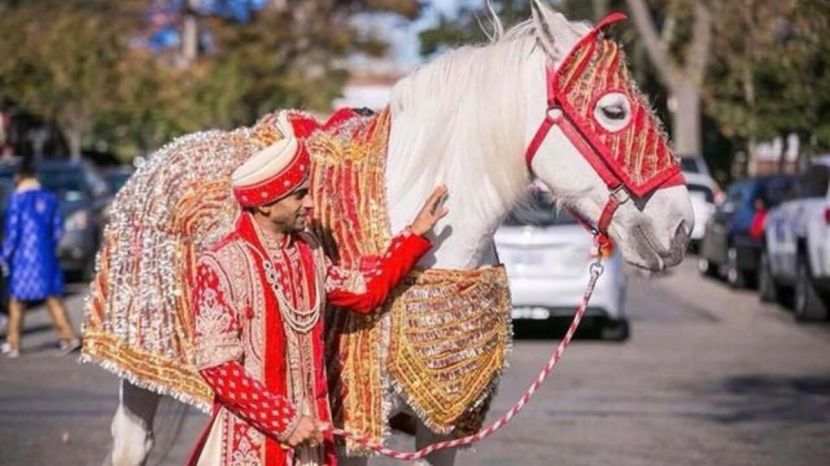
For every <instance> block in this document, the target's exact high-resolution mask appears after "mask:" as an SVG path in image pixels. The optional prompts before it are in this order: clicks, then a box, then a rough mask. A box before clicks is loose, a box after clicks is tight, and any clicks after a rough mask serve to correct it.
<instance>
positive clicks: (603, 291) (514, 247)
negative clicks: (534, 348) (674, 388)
mask: <svg viewBox="0 0 830 466" xmlns="http://www.w3.org/2000/svg"><path fill="white" fill-rule="evenodd" d="M495 242H496V249H497V251H498V254H499V258H500V259H501V261H502V262H503V263H504V264H505V266H506V268H507V273H508V277H509V279H510V292H511V295H512V299H513V319H514V320H516V321H523V320H524V321H543V320H548V319H551V318H556V317H570V316H572V315H573V313H574V311H575V309H576V306H577V305H578V304H579V303H580V302H581V300H582V295H583V293H584V292H585V287H586V285H587V283H588V278H589V266H590V264H591V262H592V261H593V257H592V255H591V253H592V246H593V240H592V237H591V235H590V234H589V233H588V232H587V231H585V229H584V227H582V226H581V225H578V224H577V223H576V222H575V221H574V219H573V218H572V217H571V216H570V215H568V214H567V213H565V212H564V211H560V210H559V209H558V208H556V206H554V205H553V200H552V196H551V194H550V193H549V192H548V191H546V190H544V189H542V188H538V189H535V191H534V192H533V194H532V195H531V197H530V199H529V202H528V203H527V204H526V205H522V206H520V207H519V208H517V209H516V210H514V211H513V212H512V213H511V214H510V215H509V216H508V218H507V219H506V220H505V222H504V224H503V225H502V226H501V228H500V229H499V230H498V231H497V232H496V235H495ZM612 249H613V248H612ZM604 264H605V273H604V274H603V275H602V276H601V277H600V278H599V281H598V282H597V286H596V288H595V289H594V294H593V297H592V298H591V303H590V306H589V307H588V309H587V311H586V314H585V315H586V317H589V318H595V320H596V321H597V322H599V323H600V324H601V327H600V335H601V336H602V337H603V338H605V339H609V340H617V341H621V340H625V339H626V338H628V335H629V325H628V319H627V318H626V316H625V313H624V311H623V307H624V301H625V286H626V277H625V273H624V272H623V262H622V259H621V258H620V255H619V253H617V252H616V251H612V252H610V253H609V255H608V257H607V258H606V259H605V261H604Z"/></svg>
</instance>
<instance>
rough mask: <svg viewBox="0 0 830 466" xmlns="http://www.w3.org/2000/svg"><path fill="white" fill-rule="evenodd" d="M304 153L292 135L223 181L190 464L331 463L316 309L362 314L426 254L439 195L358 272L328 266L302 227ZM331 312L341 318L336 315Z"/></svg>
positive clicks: (201, 278) (204, 295) (202, 266)
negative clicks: (207, 415)
mask: <svg viewBox="0 0 830 466" xmlns="http://www.w3.org/2000/svg"><path fill="white" fill-rule="evenodd" d="M309 171H310V160H309V154H308V152H307V151H306V149H305V147H304V144H303V143H302V142H301V141H299V140H298V139H295V138H293V137H288V138H285V139H282V140H280V141H279V142H277V143H276V144H274V145H272V146H269V147H267V148H265V149H263V150H262V151H260V152H258V153H256V154H254V155H253V156H251V158H250V159H249V160H248V161H247V162H246V163H245V164H243V165H242V166H241V167H240V168H238V169H237V170H236V171H235V172H234V173H233V175H232V178H231V184H232V186H233V193H234V196H235V197H236V199H237V202H238V203H239V204H240V205H241V207H242V213H241V214H240V216H239V218H238V219H237V223H236V228H235V230H234V231H233V232H231V233H230V234H229V235H228V236H226V237H225V238H223V239H221V240H219V241H218V242H217V243H216V244H214V245H213V246H212V247H211V248H210V250H209V252H207V253H206V254H204V255H203V256H202V257H200V258H199V259H198V262H197V266H196V275H195V277H194V284H193V287H194V292H193V303H194V306H195V312H196V314H195V356H196V366H197V368H198V369H199V371H200V373H201V374H202V376H203V377H204V378H205V380H206V381H207V382H208V384H209V385H210V386H211V387H212V388H213V390H214V410H213V417H212V419H211V421H210V422H209V424H208V425H207V427H206V428H205V431H204V433H203V434H202V436H201V438H200V439H199V442H198V443H197V445H196V448H195V449H194V452H193V454H192V455H191V459H190V464H191V465H197V466H198V465H212V466H222V465H230V464H238V463H245V464H250V465H281V466H282V465H286V464H289V465H304V466H306V465H308V466H310V465H323V464H325V465H332V464H335V463H336V457H335V451H334V442H333V438H332V436H331V434H330V433H324V432H326V431H327V429H326V428H327V426H328V423H330V422H331V413H330V407H329V400H328V392H327V384H326V376H325V368H324V355H323V333H322V332H323V319H322V318H321V313H322V312H323V310H324V309H325V307H326V304H329V305H332V306H335V307H337V308H342V309H348V310H350V311H356V312H361V313H368V312H371V311H372V310H374V309H375V308H376V307H378V306H379V305H380V304H381V303H382V302H383V301H385V300H386V298H387V296H388V294H389V293H390V292H391V290H392V289H394V288H395V287H396V286H397V285H398V283H399V282H400V281H401V280H402V279H403V278H404V276H406V274H407V273H408V272H409V271H410V270H411V268H412V267H413V266H414V264H415V263H416V262H417V261H418V259H419V258H420V257H421V256H422V255H423V254H424V253H425V252H426V251H428V250H429V249H430V247H431V243H430V242H429V241H428V240H426V239H425V238H424V237H423V235H424V234H426V233H427V232H429V231H430V230H431V229H432V228H433V226H434V225H435V223H436V222H437V221H438V220H439V219H440V218H441V217H443V216H444V215H446V213H447V211H446V209H445V208H441V207H440V206H439V203H440V200H441V198H442V197H443V196H444V194H445V193H446V188H444V187H440V188H437V189H436V190H435V192H434V193H433V194H432V196H430V198H429V199H428V200H427V202H426V204H425V206H424V208H423V209H422V210H421V212H420V213H419V214H418V215H417V216H416V218H415V220H414V221H413V222H412V224H411V226H410V227H408V228H406V229H405V230H404V231H403V232H402V233H400V234H399V235H397V236H395V237H394V238H393V239H392V241H391V243H390V246H389V249H388V251H387V253H386V254H385V255H384V256H383V257H382V258H381V259H379V260H377V261H376V262H375V265H374V267H373V268H372V269H371V270H367V271H361V272H358V271H347V270H343V269H340V268H339V267H337V266H335V265H333V264H332V262H331V261H330V260H329V259H328V258H327V257H326V256H325V254H324V253H323V249H322V247H321V246H320V243H319V242H318V241H317V239H316V238H315V237H314V236H313V235H312V234H311V233H309V232H308V231H307V230H306V227H307V226H308V222H309V216H310V213H311V209H312V205H311V196H310V194H309V181H308V175H309ZM339 312H348V311H346V310H343V311H339Z"/></svg>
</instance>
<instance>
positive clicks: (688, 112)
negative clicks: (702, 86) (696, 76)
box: [669, 81, 702, 155]
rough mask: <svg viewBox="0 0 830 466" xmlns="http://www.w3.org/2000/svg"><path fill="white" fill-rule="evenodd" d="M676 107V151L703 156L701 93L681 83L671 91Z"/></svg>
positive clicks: (674, 126) (674, 114)
mask: <svg viewBox="0 0 830 466" xmlns="http://www.w3.org/2000/svg"><path fill="white" fill-rule="evenodd" d="M669 91H670V92H671V96H672V98H673V99H674V100H675V103H676V106H675V107H674V108H672V126H673V127H672V135H673V136H674V149H675V151H677V153H678V154H680V155H701V154H702V152H701V150H702V148H701V131H700V117H701V115H700V91H699V90H698V89H697V87H696V86H694V85H692V84H691V83H688V82H685V81H681V82H679V83H674V85H672V86H671V88H670V89H669Z"/></svg>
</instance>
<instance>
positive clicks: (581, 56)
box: [525, 0, 694, 270]
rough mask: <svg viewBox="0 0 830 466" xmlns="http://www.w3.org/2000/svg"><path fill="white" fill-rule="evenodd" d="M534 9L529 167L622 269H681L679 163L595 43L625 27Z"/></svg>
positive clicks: (617, 64) (609, 47)
mask: <svg viewBox="0 0 830 466" xmlns="http://www.w3.org/2000/svg"><path fill="white" fill-rule="evenodd" d="M532 7H533V17H532V20H531V23H532V27H533V34H534V36H535V39H536V44H537V45H538V47H537V49H536V51H535V52H534V53H536V54H537V55H538V56H539V57H538V58H537V60H538V61H539V62H541V63H542V65H543V66H541V67H540V69H538V75H539V79H533V83H532V84H533V87H532V89H534V91H533V92H530V93H529V94H528V96H527V98H528V101H527V106H528V108H529V109H530V110H529V111H528V113H527V120H528V121H527V122H526V123H527V125H526V131H525V133H526V138H527V139H526V140H527V141H528V143H527V150H526V152H525V160H526V163H527V165H528V167H529V168H530V170H531V171H532V172H533V174H534V175H535V176H536V177H538V178H539V179H540V180H541V181H543V182H544V183H545V184H547V185H548V187H550V188H551V190H552V191H553V192H554V194H555V195H556V196H557V197H558V198H560V199H561V200H562V201H563V203H564V204H565V205H566V206H567V207H569V208H570V209H571V210H572V211H573V212H574V214H575V215H576V216H577V217H580V218H581V219H582V220H583V221H584V222H585V223H588V224H589V225H591V227H592V228H594V229H595V230H596V231H598V232H599V233H601V234H603V235H607V236H608V237H609V238H611V240H612V241H613V242H614V244H615V245H616V246H617V247H618V248H619V250H620V251H621V253H622V256H623V258H624V259H625V260H626V261H628V262H629V263H631V264H634V265H637V266H640V267H644V268H647V269H652V270H659V269H663V268H665V267H668V266H672V265H675V264H677V263H679V262H680V261H681V260H682V258H683V254H684V251H685V248H686V246H687V243H688V240H689V235H690V232H691V230H692V227H693V222H694V220H693V217H692V211H691V205H690V203H689V198H688V192H687V190H686V187H685V185H684V181H683V177H682V174H681V172H680V167H679V164H678V160H677V157H676V156H675V155H674V153H673V152H672V149H671V148H670V146H669V143H668V140H667V137H666V136H665V133H664V132H663V129H662V126H661V124H660V121H659V120H658V119H657V118H656V117H655V115H654V113H653V111H652V110H651V108H650V106H649V105H648V103H647V101H646V98H645V96H644V95H643V94H642V93H641V92H639V91H638V90H637V88H636V86H635V84H634V82H633V81H632V79H631V77H630V75H629V73H628V69H627V67H626V64H625V59H624V55H623V53H622V50H621V49H620V47H619V45H618V44H616V43H614V42H613V41H611V40H608V39H606V38H604V37H603V36H602V31H603V29H605V28H606V27H608V26H609V25H610V24H612V23H614V22H617V21H619V20H621V19H624V18H625V17H624V16H623V15H621V14H612V15H609V16H608V17H606V18H605V19H603V20H602V21H600V22H599V23H598V24H597V25H596V26H595V27H594V28H588V27H587V26H584V25H580V24H575V23H569V22H568V21H567V20H566V19H565V18H564V16H562V15H561V14H559V13H555V12H553V11H552V10H550V9H549V8H548V7H547V6H545V5H544V4H542V3H541V2H540V1H538V0H533V2H532Z"/></svg>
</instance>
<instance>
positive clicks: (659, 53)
mask: <svg viewBox="0 0 830 466" xmlns="http://www.w3.org/2000/svg"><path fill="white" fill-rule="evenodd" d="M625 3H626V4H627V5H628V9H629V10H630V11H631V15H632V16H633V18H634V24H635V26H637V30H638V31H639V32H640V36H642V38H643V41H644V42H645V45H646V51H647V52H648V55H649V58H650V59H651V63H652V64H653V65H654V67H655V68H656V69H657V75H658V77H659V78H660V81H662V82H663V84H665V85H666V86H667V87H669V88H671V87H672V86H673V83H674V82H676V81H677V80H678V79H681V75H680V73H679V71H678V69H677V65H676V64H675V63H674V62H673V61H672V59H671V57H670V56H669V54H668V53H666V50H665V49H664V48H662V47H661V42H660V38H659V37H658V35H657V28H656V27H655V26H654V20H653V19H652V17H651V13H649V11H648V8H647V7H646V4H645V2H644V1H643V0H626V1H625Z"/></svg>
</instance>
